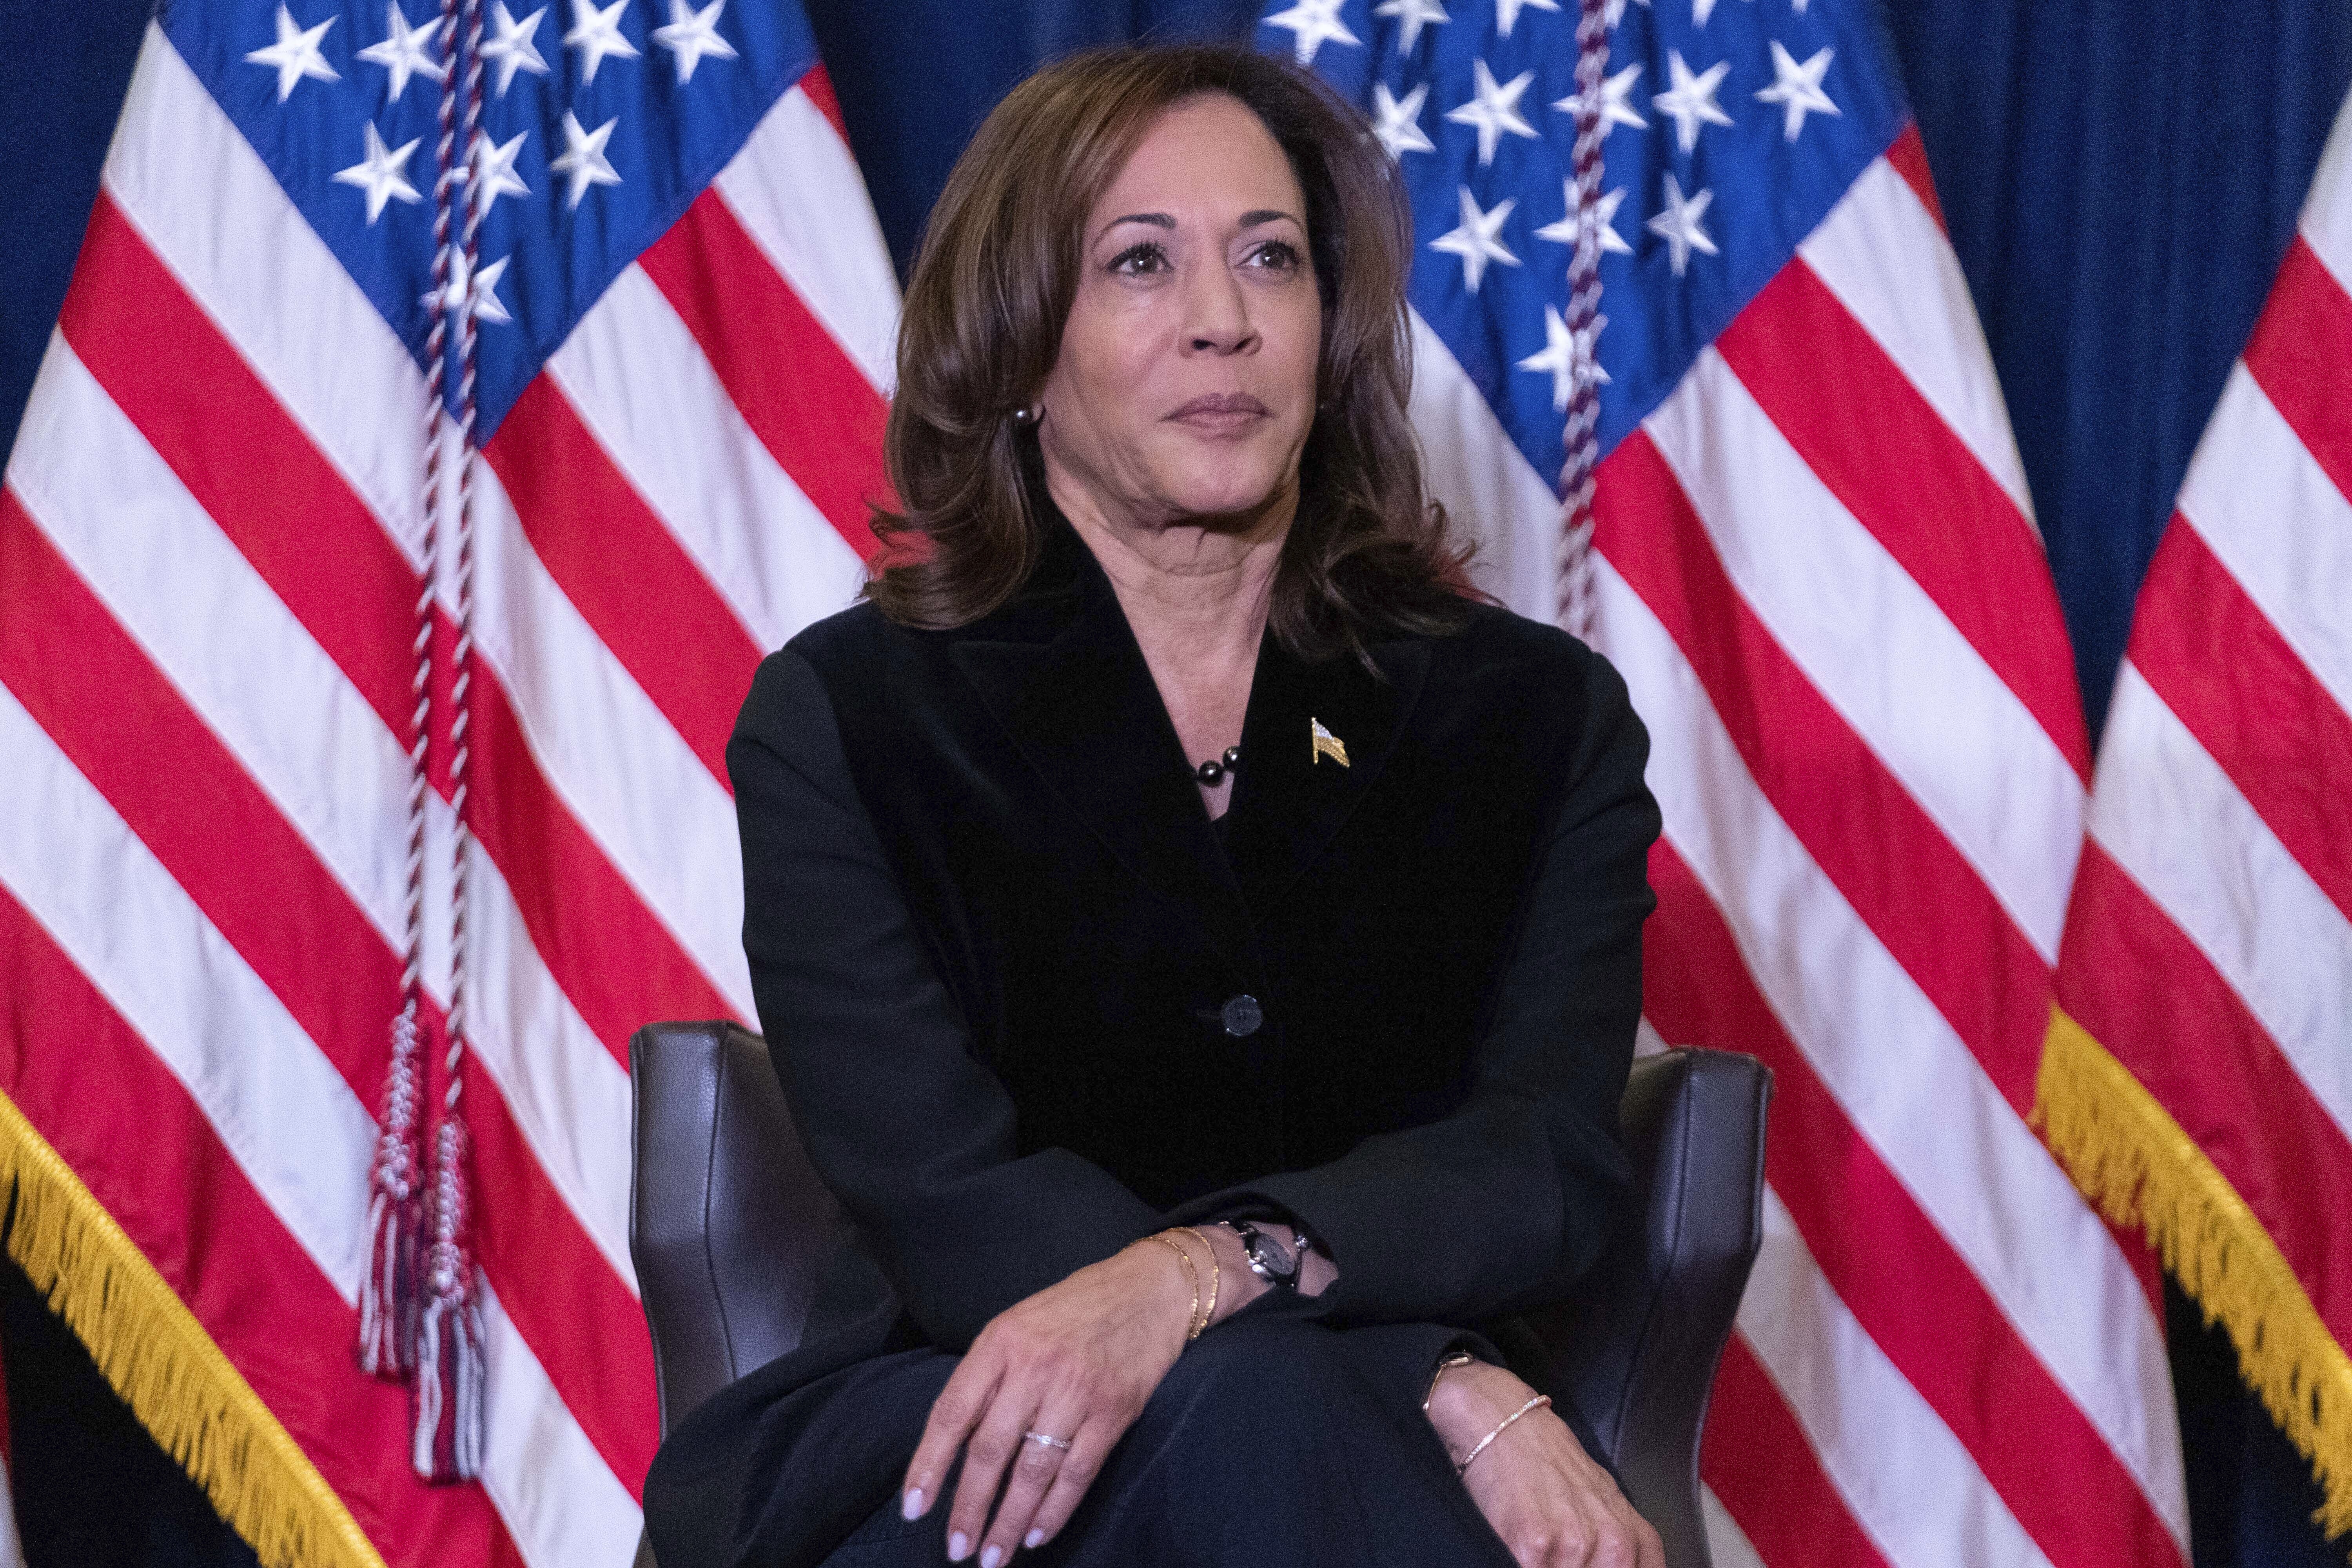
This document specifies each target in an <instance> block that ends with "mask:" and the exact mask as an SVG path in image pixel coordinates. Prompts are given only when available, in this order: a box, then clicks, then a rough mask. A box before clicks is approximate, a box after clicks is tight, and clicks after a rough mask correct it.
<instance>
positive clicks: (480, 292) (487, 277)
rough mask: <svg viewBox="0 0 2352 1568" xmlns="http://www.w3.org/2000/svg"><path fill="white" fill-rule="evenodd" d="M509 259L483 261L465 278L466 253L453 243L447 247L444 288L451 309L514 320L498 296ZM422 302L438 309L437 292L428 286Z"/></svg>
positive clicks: (488, 318)
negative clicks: (480, 267) (447, 256)
mask: <svg viewBox="0 0 2352 1568" xmlns="http://www.w3.org/2000/svg"><path fill="white" fill-rule="evenodd" d="M511 259H513V258H510V257H505V256H501V257H499V258H498V259H497V260H496V261H492V262H488V263H487V264H485V265H484V266H483V268H482V269H481V270H480V271H479V272H477V273H475V274H474V275H473V277H472V278H471V279H468V278H467V276H466V253H465V252H464V251H463V250H461V249H459V248H458V247H457V246H455V245H452V246H451V247H449V287H448V290H447V292H448V295H449V306H450V309H451V310H453V311H456V312H457V313H459V314H462V315H469V316H472V317H473V318H474V319H475V320H476V321H496V322H499V323H501V324H503V323H505V322H508V321H513V320H514V318H513V317H512V316H510V315H509V314H507V308H506V306H505V304H504V303H502V302H501V301H500V300H499V279H500V278H503V277H504V276H506V270H507V263H508V262H509V260H511ZM440 304H441V293H440V291H439V290H437V289H427V290H426V291H425V306H426V307H427V308H428V309H432V310H438V309H439V308H440Z"/></svg>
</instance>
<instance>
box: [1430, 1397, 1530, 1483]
mask: <svg viewBox="0 0 2352 1568" xmlns="http://www.w3.org/2000/svg"><path fill="white" fill-rule="evenodd" d="M1550 1403H1551V1395H1550V1394H1537V1395H1536V1396H1535V1397H1534V1398H1533V1399H1530V1400H1528V1402H1527V1403H1526V1404H1525V1405H1520V1406H1519V1407H1518V1408H1517V1410H1514V1411H1512V1412H1511V1413H1510V1414H1509V1415H1506V1416H1504V1417H1503V1425H1502V1426H1497V1427H1496V1428H1495V1429H1494V1430H1493V1431H1492V1432H1489V1433H1487V1434H1486V1436H1484V1437H1481V1438H1479V1439H1478V1446H1477V1447H1475V1448H1473V1449H1471V1450H1470V1451H1469V1452H1468V1453H1466V1454H1465V1455H1463V1456H1462V1462H1461V1463H1460V1464H1458V1465H1456V1466H1454V1474H1455V1475H1457V1476H1460V1475H1466V1474H1468V1473H1469V1470H1470V1465H1471V1461H1473V1460H1475V1458H1477V1457H1478V1456H1479V1455H1481V1454H1483V1453H1485V1452H1486V1445H1487V1444H1489V1443H1491V1442H1493V1441H1494V1440H1495V1439H1496V1438H1497V1437H1499V1436H1502V1435H1503V1434H1504V1432H1505V1431H1506V1430H1507V1429H1508V1428H1509V1426H1510V1425H1511V1423H1512V1422H1514V1421H1517V1419H1518V1418H1519V1417H1520V1416H1522V1415H1526V1414H1527V1413H1528V1411H1530V1410H1533V1409H1535V1408H1536V1407H1537V1406H1538V1405H1549V1404H1550Z"/></svg>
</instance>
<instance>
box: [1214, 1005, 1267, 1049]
mask: <svg viewBox="0 0 2352 1568" xmlns="http://www.w3.org/2000/svg"><path fill="white" fill-rule="evenodd" d="M1217 1018H1218V1021H1219V1022H1220V1023H1222V1024H1223V1025H1224V1026H1225V1033H1227V1034H1228V1035H1231V1036H1232V1037H1234V1038H1235V1039H1237V1040H1238V1039H1240V1038H1241V1037H1244V1035H1255V1034H1256V1033H1257V1026H1259V1025H1260V1024H1263V1023H1265V1009H1264V1008H1262V1007H1260V1006H1259V1005H1257V998H1256V997H1255V996H1247V995H1244V996H1228V997H1226V998H1225V1005H1223V1007H1220V1008H1218V1009H1217Z"/></svg>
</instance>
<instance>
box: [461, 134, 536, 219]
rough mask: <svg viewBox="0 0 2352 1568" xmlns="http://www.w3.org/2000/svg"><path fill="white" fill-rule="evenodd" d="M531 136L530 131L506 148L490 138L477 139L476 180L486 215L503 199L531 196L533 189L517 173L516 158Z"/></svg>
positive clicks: (475, 143)
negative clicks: (502, 197)
mask: <svg viewBox="0 0 2352 1568" xmlns="http://www.w3.org/2000/svg"><path fill="white" fill-rule="evenodd" d="M529 135H530V132H528V131H526V132H522V133H521V134H520V135H518V136H517V137H515V139H514V140H513V141H511V142H507V143H506V144H505V145H503V146H501V145H499V143H498V142H493V141H491V140H490V139H489V138H488V136H478V137H476V138H475V139H474V179H475V181H476V182H477V184H478V190H479V192H480V195H479V197H478V199H479V200H480V202H481V204H482V211H483V212H484V213H485V214H488V212H489V210H490V208H492V207H493V206H496V205H498V200H499V197H500V196H527V195H530V186H529V185H526V184H523V183H522V176H521V175H520V174H516V173H515V159H516V158H518V157H520V155H521V153H522V144H523V141H524V139H525V138H526V137H528V136H529Z"/></svg>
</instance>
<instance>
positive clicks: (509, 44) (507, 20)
mask: <svg viewBox="0 0 2352 1568" xmlns="http://www.w3.org/2000/svg"><path fill="white" fill-rule="evenodd" d="M546 15H547V7H546V6H544V5H541V7H540V8H539V9H538V10H536V11H533V12H532V13H531V14H530V16H525V17H524V18H523V19H522V20H521V21H520V22H518V21H516V20H515V19H514V18H513V17H512V16H509V15H508V14H507V5H506V0H497V4H495V5H492V6H491V7H490V27H491V29H492V31H493V33H494V34H495V36H494V37H488V38H484V39H483V40H482V58H484V59H486V60H488V61H490V62H492V63H493V64H495V65H496V66H497V67H498V68H499V97H500V98H504V97H505V96H506V95H507V89H509V87H512V86H513V85H514V79H515V72H517V71H519V70H522V71H529V72H530V74H531V75H533V76H545V75H546V74H547V61H546V60H545V59H543V58H541V56H540V52H539V47H538V46H537V45H535V44H533V43H532V42H531V41H530V36H531V35H532V34H533V33H536V32H538V31H539V19H540V18H541V16H546Z"/></svg>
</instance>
